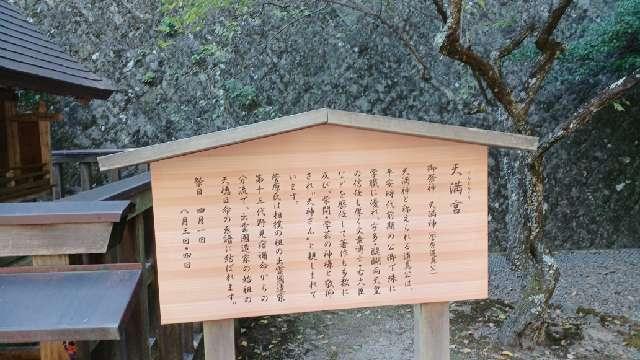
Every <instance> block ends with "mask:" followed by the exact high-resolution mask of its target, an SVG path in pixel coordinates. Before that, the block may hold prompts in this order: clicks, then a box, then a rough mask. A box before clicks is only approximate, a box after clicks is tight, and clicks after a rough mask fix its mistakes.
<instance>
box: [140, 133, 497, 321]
mask: <svg viewBox="0 0 640 360" xmlns="http://www.w3.org/2000/svg"><path fill="white" fill-rule="evenodd" d="M388 170H391V171H390V172H389V171H388ZM372 174H376V176H375V177H374V176H373V175H372ZM151 177H152V184H153V192H152V194H153V206H154V221H155V233H156V246H157V247H156V256H157V261H158V281H159V288H160V306H161V313H162V316H161V319H162V322H163V323H183V322H195V321H203V320H218V319H228V318H239V317H251V316H260V315H270V314H282V313H295V312H306V311H319V310H335V309H344V308H353V307H368V306H381V305H399V304H416V303H425V302H442V301H456V300H463V299H476V298H484V297H486V296H487V287H486V283H487V261H488V258H487V221H488V215H487V148H486V147H485V146H481V145H474V144H462V143H456V142H451V141H444V140H437V139H431V138H424V137H416V136H407V135H398V134H390V133H385V132H378V131H370V130H362V129H355V128H348V127H343V126H335V125H320V126H315V127H310V128H305V129H302V130H297V131H294V132H289V133H285V134H280V135H277V136H273V137H269V138H261V139H257V140H253V141H250V142H245V143H241V144H235V145H230V146H226V147H222V148H217V149H212V150H208V151H203V152H199V153H196V154H191V155H187V156H182V157H177V158H172V159H166V160H162V161H158V162H154V163H152V168H151ZM276 177H277V179H278V181H277V186H276V181H275V180H274V178H276ZM307 178H309V179H310V180H307ZM225 179H226V180H225ZM257 179H261V180H259V182H258V180H257ZM243 181H244V183H243ZM325 182H326V183H325ZM405 183H406V185H405ZM198 184H199V185H198ZM372 184H374V185H372ZM243 187H244V189H245V191H246V199H245V200H242V197H241V196H240V194H241V193H242V192H243ZM276 187H277V188H278V191H277V194H276V192H275V190H274V189H275V188H276ZM258 188H260V189H261V190H260V196H259V195H258ZM198 189H200V190H201V191H202V192H201V194H202V195H198V194H199V193H200V192H199V191H200V190H198ZM292 189H293V190H292ZM276 199H277V200H276ZM309 199H311V200H309ZM225 209H227V210H228V214H229V215H228V217H226V216H225V215H224V211H225ZM341 210H342V211H344V215H339V214H341ZM403 211H404V212H403ZM310 214H311V217H309V215H310ZM405 218H406V220H404V219H405ZM242 219H244V220H242ZM260 224H262V225H260ZM436 225H437V226H436ZM245 228H246V230H243V229H245ZM278 234H280V235H278ZM431 234H433V235H431ZM201 237H203V239H201ZM262 241H264V243H262ZM407 247H408V248H409V250H406V249H407ZM278 258H280V259H281V261H278ZM234 259H235V261H234ZM245 259H246V261H245ZM404 259H409V261H408V263H407V261H405V260H404ZM345 273H346V275H344V274H345ZM360 273H362V275H360Z"/></svg>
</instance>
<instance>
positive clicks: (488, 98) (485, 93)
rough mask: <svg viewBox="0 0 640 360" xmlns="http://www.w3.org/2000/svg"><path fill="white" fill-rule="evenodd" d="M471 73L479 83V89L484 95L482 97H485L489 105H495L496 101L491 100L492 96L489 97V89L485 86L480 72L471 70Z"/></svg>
mask: <svg viewBox="0 0 640 360" xmlns="http://www.w3.org/2000/svg"><path fill="white" fill-rule="evenodd" d="M471 74H473V78H474V79H475V80H476V83H478V89H480V95H482V97H483V98H484V101H485V102H486V103H487V104H488V105H490V106H493V105H494V103H493V101H492V100H491V98H490V97H489V94H487V89H486V88H485V86H484V82H483V81H482V78H481V77H480V75H479V74H478V72H477V71H474V70H471Z"/></svg>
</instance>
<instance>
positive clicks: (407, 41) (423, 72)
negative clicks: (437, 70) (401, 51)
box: [325, 0, 454, 101]
mask: <svg viewBox="0 0 640 360" xmlns="http://www.w3.org/2000/svg"><path fill="white" fill-rule="evenodd" d="M325 1H326V2H327V3H331V4H335V5H338V6H343V7H346V8H348V9H351V10H354V11H357V12H360V13H362V14H365V15H367V16H370V17H372V18H374V19H377V20H378V21H380V23H382V25H384V26H385V27H386V28H387V29H389V30H390V31H391V32H393V33H394V34H395V35H396V36H397V37H398V38H399V39H400V41H401V42H402V45H403V46H404V47H405V49H407V51H409V53H410V54H411V57H413V59H414V60H415V61H416V62H417V63H418V65H419V66H420V78H421V79H422V80H423V81H426V82H429V83H430V84H432V85H433V86H434V87H435V88H436V89H438V90H439V91H441V92H442V93H444V94H445V96H446V97H447V100H448V101H452V100H453V99H454V95H453V92H451V90H450V89H449V88H447V87H446V86H445V85H444V84H442V83H441V82H440V81H438V80H436V79H434V78H433V77H432V76H431V72H430V71H429V65H428V64H427V62H426V60H425V59H424V58H423V57H422V55H420V53H419V52H418V49H417V48H416V47H415V45H414V44H413V42H412V41H411V37H410V36H409V34H408V33H407V32H406V31H404V30H403V29H401V28H400V27H398V26H396V25H394V24H393V23H392V22H390V21H389V20H388V19H387V18H385V17H384V16H383V15H382V14H381V13H377V12H375V11H373V10H371V9H369V8H367V7H365V6H362V5H358V4H355V3H352V2H345V1H340V0H325Z"/></svg>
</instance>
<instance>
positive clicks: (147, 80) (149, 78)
mask: <svg viewBox="0 0 640 360" xmlns="http://www.w3.org/2000/svg"><path fill="white" fill-rule="evenodd" d="M155 81H156V74H155V73H154V72H153V71H148V72H146V73H145V74H144V76H143V77H142V82H143V83H144V84H145V85H153V83H154V82H155Z"/></svg>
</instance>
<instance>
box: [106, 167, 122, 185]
mask: <svg viewBox="0 0 640 360" xmlns="http://www.w3.org/2000/svg"><path fill="white" fill-rule="evenodd" d="M107 178H108V179H109V182H116V181H118V180H120V169H112V170H109V171H107Z"/></svg>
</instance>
